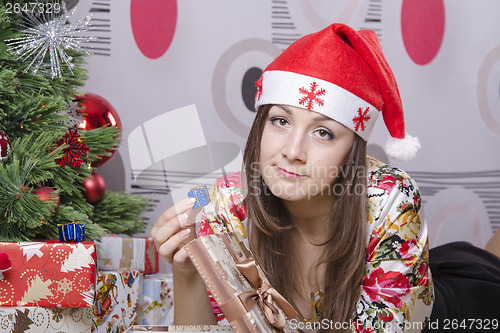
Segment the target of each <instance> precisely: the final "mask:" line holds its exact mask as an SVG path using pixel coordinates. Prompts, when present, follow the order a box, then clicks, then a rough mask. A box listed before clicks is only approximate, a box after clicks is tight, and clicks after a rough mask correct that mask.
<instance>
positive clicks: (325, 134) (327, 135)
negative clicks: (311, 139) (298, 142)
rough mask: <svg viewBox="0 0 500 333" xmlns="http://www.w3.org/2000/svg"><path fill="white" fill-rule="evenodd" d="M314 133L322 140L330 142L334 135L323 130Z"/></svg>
mask: <svg viewBox="0 0 500 333" xmlns="http://www.w3.org/2000/svg"><path fill="white" fill-rule="evenodd" d="M316 133H317V135H318V136H319V137H320V138H322V139H328V140H330V139H333V138H334V135H333V134H332V133H331V132H330V131H327V130H325V129H319V130H317V131H316Z"/></svg>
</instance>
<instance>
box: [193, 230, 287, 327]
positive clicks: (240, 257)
mask: <svg viewBox="0 0 500 333" xmlns="http://www.w3.org/2000/svg"><path fill="white" fill-rule="evenodd" d="M185 249H186V251H187V253H188V255H189V257H190V258H191V261H192V262H193V264H194V266H195V267H196V269H197V270H198V272H199V273H200V275H201V277H202V278H203V280H204V282H205V284H206V286H207V288H208V289H209V290H210V292H211V293H212V295H213V297H214V298H215V300H216V302H217V304H218V305H219V307H220V309H221V310H222V312H223V313H224V315H225V316H226V318H227V320H228V321H229V324H230V325H231V327H232V328H233V329H234V331H235V332H237V333H243V332H254V333H257V332H282V331H284V332H296V330H295V329H293V328H292V327H293V325H292V323H291V322H290V320H295V319H296V317H297V312H296V311H295V310H294V309H293V307H292V306H291V305H290V304H289V303H288V302H287V301H286V300H285V299H284V298H283V297H282V296H281V295H280V294H279V293H278V292H277V291H276V290H275V289H274V288H273V287H272V286H271V285H270V284H269V282H268V280H267V279H266V277H265V275H264V274H263V272H262V270H261V269H260V267H259V266H258V265H257V264H256V263H255V261H254V260H253V259H252V256H251V253H250V251H249V250H248V249H247V248H246V246H245V244H244V243H243V241H242V240H241V239H240V238H239V237H238V235H237V234H236V233H222V234H212V235H207V236H203V237H200V238H198V239H196V240H194V241H191V242H190V243H188V244H187V245H186V246H185Z"/></svg>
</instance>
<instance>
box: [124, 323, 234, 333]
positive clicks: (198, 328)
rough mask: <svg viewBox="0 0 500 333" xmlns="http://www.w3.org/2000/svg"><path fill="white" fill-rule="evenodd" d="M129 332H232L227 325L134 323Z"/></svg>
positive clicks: (127, 332)
mask: <svg viewBox="0 0 500 333" xmlns="http://www.w3.org/2000/svg"><path fill="white" fill-rule="evenodd" d="M131 332H149V333H155V332H191V333H193V332H205V333H210V332H234V331H233V330H232V328H231V326H229V325H220V326H219V325H167V326H163V325H134V326H131V327H130V328H129V329H128V330H127V331H125V333H131Z"/></svg>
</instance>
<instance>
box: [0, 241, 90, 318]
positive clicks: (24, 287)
mask: <svg viewBox="0 0 500 333" xmlns="http://www.w3.org/2000/svg"><path fill="white" fill-rule="evenodd" d="M0 252H4V253H6V254H7V255H8V257H9V259H10V261H11V263H12V266H11V268H10V269H9V270H7V271H5V272H4V273H3V275H4V278H3V279H1V280H0V306H10V307H13V306H41V307H54V306H57V307H73V308H76V307H89V308H90V307H92V305H93V301H94V293H95V274H96V273H95V272H96V269H95V268H96V267H95V263H96V261H95V260H96V258H95V245H94V243H93V242H80V243H59V242H56V241H45V242H0Z"/></svg>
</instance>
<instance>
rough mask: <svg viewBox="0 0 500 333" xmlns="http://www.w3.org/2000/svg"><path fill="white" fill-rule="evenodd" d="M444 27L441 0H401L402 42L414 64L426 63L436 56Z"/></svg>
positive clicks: (442, 3) (442, 2)
mask: <svg viewBox="0 0 500 333" xmlns="http://www.w3.org/2000/svg"><path fill="white" fill-rule="evenodd" d="M444 27H445V12H444V1H443V0H403V6H402V8H401V32H402V34H403V43H404V45H405V48H406V52H408V55H409V56H410V58H411V59H412V60H413V61H414V62H415V63H416V64H418V65H427V64H428V63H430V62H431V61H432V60H433V59H434V58H435V57H436V55H437V54H438V52H439V49H440V47H441V44H442V42H443V36H444Z"/></svg>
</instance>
